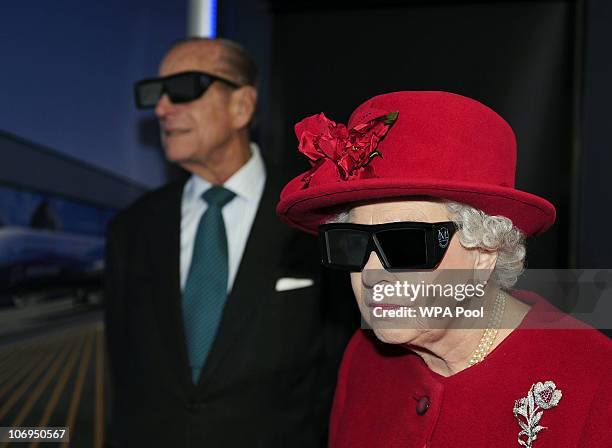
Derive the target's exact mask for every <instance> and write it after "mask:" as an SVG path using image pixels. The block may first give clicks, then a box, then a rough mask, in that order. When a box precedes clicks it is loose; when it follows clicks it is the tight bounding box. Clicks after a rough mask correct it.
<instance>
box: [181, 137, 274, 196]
mask: <svg viewBox="0 0 612 448" xmlns="http://www.w3.org/2000/svg"><path fill="white" fill-rule="evenodd" d="M250 149H251V157H250V158H249V160H247V163H245V164H244V165H242V166H241V167H240V169H238V171H236V172H235V173H234V174H232V176H231V177H230V178H229V179H228V180H227V181H225V183H224V184H223V186H224V187H225V188H227V189H228V190H230V191H232V192H234V193H235V194H236V196H238V197H242V198H244V199H246V200H247V201H251V200H258V199H259V191H260V190H261V186H262V185H263V182H264V181H265V175H266V169H265V166H264V163H263V159H262V157H261V152H260V149H259V146H258V145H257V143H254V142H251V144H250ZM210 187H211V184H210V182H208V181H207V180H205V179H202V178H201V177H200V176H196V175H195V174H192V175H191V177H190V178H189V180H188V181H187V184H186V185H185V189H184V191H183V198H184V199H185V200H187V201H193V200H196V199H199V198H200V197H202V194H203V193H204V192H205V191H206V190H208V189H209V188H210Z"/></svg>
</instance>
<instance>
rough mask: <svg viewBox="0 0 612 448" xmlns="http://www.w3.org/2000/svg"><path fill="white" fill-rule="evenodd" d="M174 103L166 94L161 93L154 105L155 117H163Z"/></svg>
mask: <svg viewBox="0 0 612 448" xmlns="http://www.w3.org/2000/svg"><path fill="white" fill-rule="evenodd" d="M174 107H175V106H174V104H172V101H170V98H168V95H167V94H165V93H164V94H163V95H162V96H161V98H160V99H159V101H157V104H156V105H155V115H156V116H157V118H164V117H165V116H166V115H168V114H169V113H170V112H172V110H173V109H174Z"/></svg>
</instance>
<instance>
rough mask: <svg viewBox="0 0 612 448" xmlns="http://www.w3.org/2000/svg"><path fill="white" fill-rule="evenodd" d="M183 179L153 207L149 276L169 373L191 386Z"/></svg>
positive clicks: (169, 189)
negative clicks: (184, 302)
mask: <svg viewBox="0 0 612 448" xmlns="http://www.w3.org/2000/svg"><path fill="white" fill-rule="evenodd" d="M183 186H184V182H180V183H176V184H172V185H171V186H170V187H169V188H168V190H167V191H166V197H165V198H163V199H162V200H161V201H160V203H159V206H158V207H155V209H154V210H153V215H154V217H153V219H152V220H151V226H150V228H149V232H148V233H149V239H150V241H149V247H150V248H151V262H152V263H153V265H154V269H153V272H154V275H155V276H156V277H157V278H156V279H153V280H154V281H157V282H158V283H157V284H158V285H159V287H158V288H156V290H155V291H154V294H153V307H154V309H155V315H156V318H157V323H158V328H159V331H160V334H161V339H162V341H163V344H164V349H165V352H166V355H167V357H168V359H169V361H170V362H169V366H170V370H172V373H173V374H174V375H175V376H176V377H177V380H178V381H179V383H180V384H182V385H183V387H184V388H186V389H189V388H192V387H193V384H192V383H191V372H190V371H189V361H188V358H187V349H186V345H185V336H184V330H183V313H182V308H181V289H180V228H181V197H182V191H183Z"/></svg>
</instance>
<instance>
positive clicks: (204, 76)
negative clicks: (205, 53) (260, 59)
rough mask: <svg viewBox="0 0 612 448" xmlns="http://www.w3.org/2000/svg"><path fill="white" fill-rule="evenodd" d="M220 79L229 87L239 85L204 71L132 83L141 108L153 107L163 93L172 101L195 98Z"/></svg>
mask: <svg viewBox="0 0 612 448" xmlns="http://www.w3.org/2000/svg"><path fill="white" fill-rule="evenodd" d="M215 81H220V82H223V83H225V84H227V85H228V86H230V87H235V88H237V87H241V86H240V85H239V84H237V83H235V82H233V81H230V80H229V79H225V78H221V77H219V76H215V75H211V74H210V73H204V72H195V71H194V72H182V73H177V74H175V75H170V76H165V77H163V78H151V79H143V80H142V81H139V82H137V83H136V84H135V85H134V93H135V95H136V105H137V106H138V107H139V108H141V109H144V108H148V107H155V106H156V105H157V102H158V101H159V99H160V98H161V97H162V95H163V94H164V93H165V94H167V95H168V98H170V101H172V102H173V103H187V102H189V101H193V100H197V99H198V98H200V97H201V96H202V95H204V92H206V90H207V89H208V88H209V87H210V86H211V85H212V83H213V82H215Z"/></svg>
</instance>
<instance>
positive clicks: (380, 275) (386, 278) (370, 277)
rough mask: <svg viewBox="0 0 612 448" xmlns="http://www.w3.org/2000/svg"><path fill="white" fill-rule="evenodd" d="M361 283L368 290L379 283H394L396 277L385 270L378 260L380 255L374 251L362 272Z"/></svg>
mask: <svg viewBox="0 0 612 448" xmlns="http://www.w3.org/2000/svg"><path fill="white" fill-rule="evenodd" d="M361 281H362V283H363V285H364V286H365V287H366V288H371V287H373V286H374V285H375V284H377V283H381V282H394V281H395V276H394V275H393V274H392V273H391V272H389V271H386V270H385V268H384V267H383V265H382V263H381V262H380V259H379V258H378V254H377V253H376V252H374V251H372V252H370V257H369V258H368V262H367V263H366V264H365V266H364V267H363V270H362V271H361Z"/></svg>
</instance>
